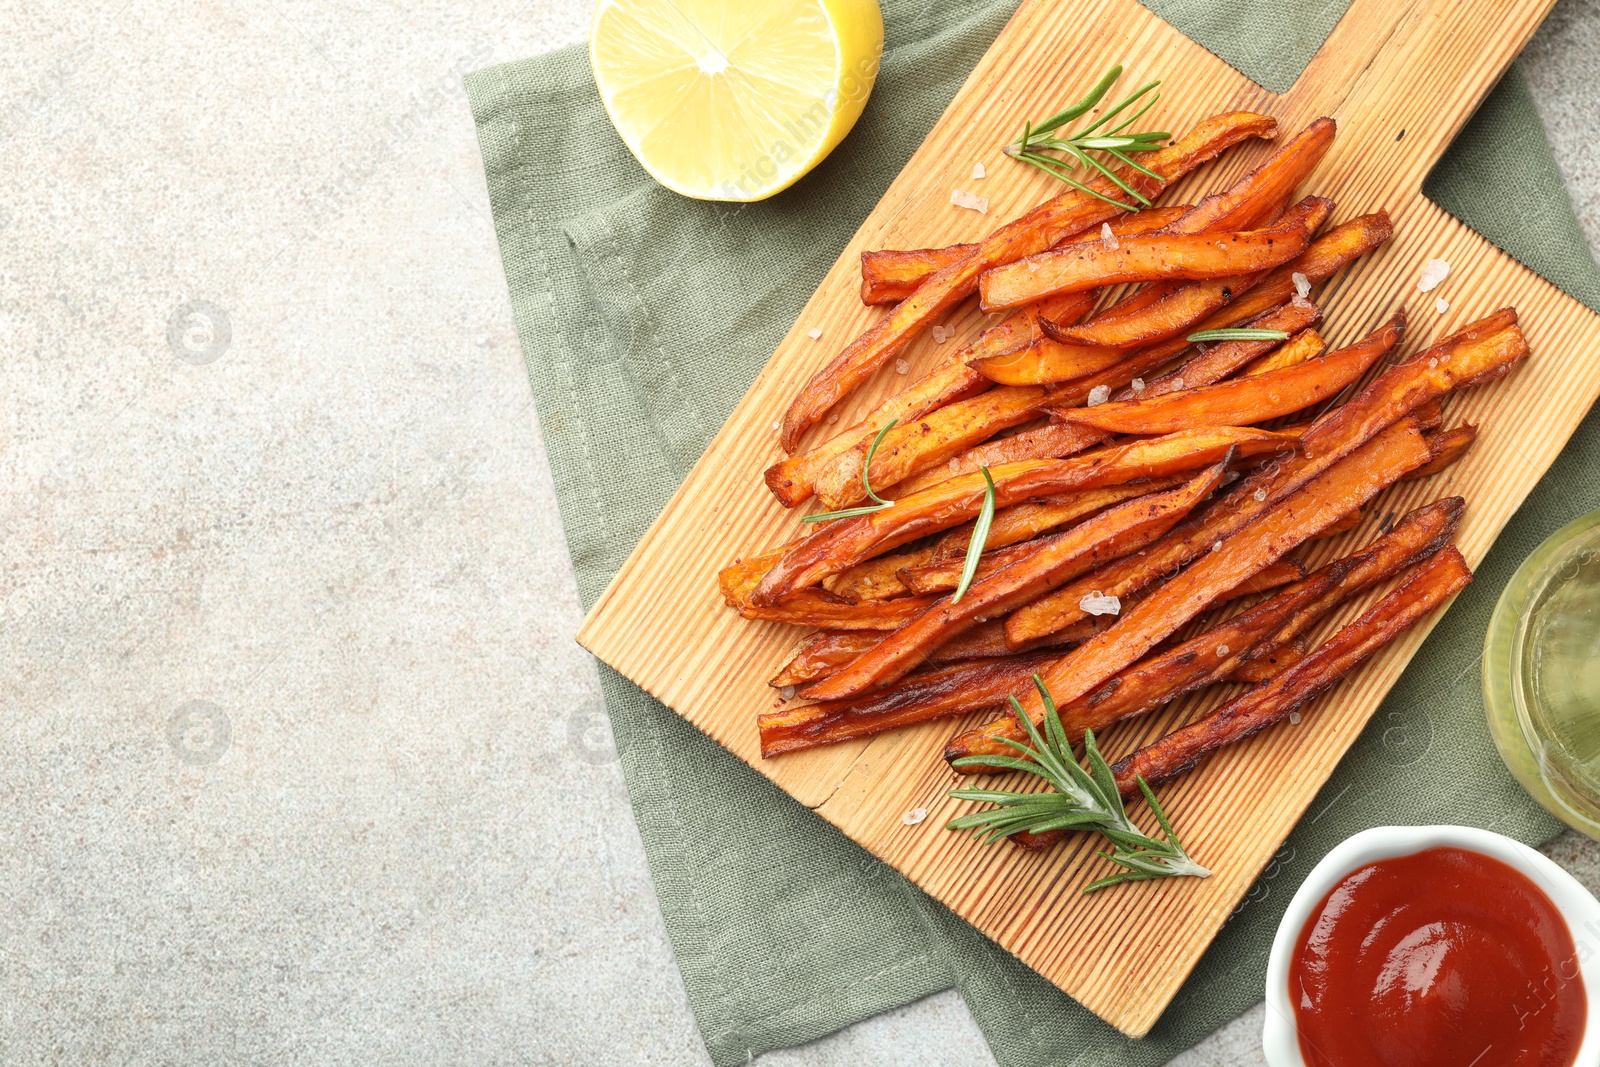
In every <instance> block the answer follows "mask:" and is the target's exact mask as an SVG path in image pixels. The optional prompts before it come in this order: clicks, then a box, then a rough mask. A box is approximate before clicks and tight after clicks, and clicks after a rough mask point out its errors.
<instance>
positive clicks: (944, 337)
mask: <svg viewBox="0 0 1600 1067" xmlns="http://www.w3.org/2000/svg"><path fill="white" fill-rule="evenodd" d="M955 335H956V328H955V327H954V326H935V327H934V328H933V340H934V343H935V344H941V345H942V344H944V343H945V342H946V341H948V340H950V338H952V337H954V336H955Z"/></svg>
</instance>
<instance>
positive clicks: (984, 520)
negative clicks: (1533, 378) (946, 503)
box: [950, 465, 994, 604]
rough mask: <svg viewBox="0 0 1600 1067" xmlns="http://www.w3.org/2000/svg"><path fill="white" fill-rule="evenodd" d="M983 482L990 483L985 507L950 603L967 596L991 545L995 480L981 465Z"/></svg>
mask: <svg viewBox="0 0 1600 1067" xmlns="http://www.w3.org/2000/svg"><path fill="white" fill-rule="evenodd" d="M978 469H979V470H980V471H982V472H983V480H984V481H985V482H987V483H988V485H987V487H986V488H985V489H984V490H983V507H982V508H981V509H980V510H979V511H978V521H977V522H975V523H973V525H972V540H970V541H968V542H967V562H966V564H965V565H964V566H962V568H961V581H960V582H959V583H957V585H956V595H955V596H953V597H951V598H950V603H952V604H959V603H961V598H962V597H964V596H966V595H967V586H969V585H971V584H972V576H973V575H975V574H977V573H978V560H979V559H980V558H981V557H982V556H983V546H984V545H986V544H988V543H989V526H990V524H991V523H993V522H994V478H993V477H991V476H990V474H989V468H988V467H985V466H982V465H980V466H979V467H978Z"/></svg>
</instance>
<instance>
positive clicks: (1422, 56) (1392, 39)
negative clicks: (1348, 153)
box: [1275, 0, 1554, 193]
mask: <svg viewBox="0 0 1600 1067" xmlns="http://www.w3.org/2000/svg"><path fill="white" fill-rule="evenodd" d="M1553 6H1554V0H1471V2H1468V0H1351V4H1350V6H1349V8H1347V9H1346V10H1345V13H1344V16H1343V17H1342V18H1340V20H1339V23H1338V25H1336V26H1335V27H1334V28H1333V32H1332V33H1330V34H1329V35H1328V39H1327V40H1326V41H1325V42H1323V45H1322V48H1321V49H1320V50H1319V51H1318V52H1317V54H1316V56H1315V57H1314V58H1313V59H1312V61H1311V62H1310V63H1309V64H1308V65H1307V66H1306V69H1305V70H1304V71H1302V72H1301V74H1300V77H1299V78H1297V79H1296V80H1295V83H1294V86H1293V87H1292V88H1291V89H1290V90H1289V91H1288V92H1287V93H1285V94H1284V95H1283V97H1282V100H1283V102H1284V103H1285V104H1287V105H1288V111H1289V112H1290V114H1289V115H1285V116H1283V117H1285V118H1286V119H1289V122H1288V123H1286V125H1289V128H1294V126H1293V125H1292V123H1293V122H1294V121H1296V120H1308V119H1310V118H1314V117H1316V116H1317V115H1332V116H1334V117H1335V118H1338V119H1341V120H1345V121H1342V122H1341V124H1340V125H1341V131H1340V132H1341V136H1343V135H1344V134H1345V133H1346V132H1348V131H1350V130H1352V129H1355V128H1365V130H1366V132H1367V133H1368V134H1371V133H1372V132H1374V131H1373V124H1374V122H1375V121H1378V122H1379V123H1380V124H1381V127H1382V130H1383V133H1382V136H1383V138H1384V139H1385V140H1387V142H1388V143H1387V144H1384V143H1382V142H1381V141H1377V140H1375V141H1374V143H1373V148H1374V150H1375V151H1380V152H1381V153H1382V156H1383V160H1384V165H1385V168H1386V169H1387V170H1388V177H1387V180H1386V182H1385V186H1386V188H1387V189H1388V190H1391V191H1407V192H1412V193H1415V192H1419V191H1420V190H1421V188H1422V181H1423V179H1424V178H1426V177H1427V174H1428V171H1430V170H1432V169H1433V165H1434V164H1435V163H1436V162H1438V160H1439V157H1440V156H1441V155H1442V154H1443V153H1444V150H1445V149H1446V148H1448V147H1449V145H1450V142H1451V141H1452V140H1454V139H1455V136H1456V134H1457V133H1459V132H1460V130H1461V127H1462V125H1464V124H1465V122H1466V120H1467V119H1468V118H1469V117H1470V116H1471V114H1472V112H1473V111H1475V110H1476V109H1477V105H1478V104H1479V103H1480V102H1482V100H1483V98H1484V97H1485V96H1487V95H1488V94H1489V90H1491V89H1493V88H1494V86H1495V84H1496V83H1497V82H1499V80H1500V78H1501V76H1502V75H1504V74H1505V71H1506V69H1507V68H1508V67H1509V66H1510V65H1511V61H1512V60H1513V59H1515V58H1516V57H1517V54H1518V53H1519V52H1521V51H1522V49H1523V46H1524V45H1526V44H1527V42H1528V40H1529V38H1531V37H1532V36H1533V34H1534V32H1535V31H1536V30H1537V29H1538V28H1539V24H1540V23H1541V22H1543V21H1544V17H1545V15H1546V14H1548V13H1549V11H1550V8H1551V7H1553ZM1380 89H1381V91H1375V90H1380ZM1374 101H1377V102H1378V106H1376V107H1374V106H1372V104H1373V102H1374ZM1275 110H1280V113H1281V109H1275ZM1352 120H1354V121H1352ZM1397 179H1398V180H1397Z"/></svg>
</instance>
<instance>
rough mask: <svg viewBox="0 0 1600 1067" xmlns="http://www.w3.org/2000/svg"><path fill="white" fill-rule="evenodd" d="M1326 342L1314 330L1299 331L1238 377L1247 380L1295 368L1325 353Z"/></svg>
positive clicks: (1249, 366)
mask: <svg viewBox="0 0 1600 1067" xmlns="http://www.w3.org/2000/svg"><path fill="white" fill-rule="evenodd" d="M1327 348H1328V342H1327V341H1325V340H1323V337H1322V335H1321V334H1320V333H1318V332H1317V331H1316V330H1301V331H1300V332H1299V333H1297V334H1295V335H1294V336H1293V337H1291V338H1289V339H1288V340H1287V341H1285V342H1283V345H1282V346H1281V347H1280V348H1279V349H1278V350H1277V351H1276V352H1269V353H1268V354H1267V355H1264V356H1262V357H1261V358H1260V359H1258V360H1256V361H1255V362H1254V363H1251V364H1249V365H1248V366H1246V367H1245V369H1244V370H1242V371H1240V372H1239V377H1241V378H1249V377H1251V376H1252V375H1256V374H1265V373H1267V372H1268V371H1273V370H1282V369H1284V368H1285V367H1296V366H1299V365H1300V364H1302V363H1304V362H1305V361H1306V360H1308V359H1316V358H1317V357H1318V356H1320V355H1322V353H1323V352H1325V351H1327Z"/></svg>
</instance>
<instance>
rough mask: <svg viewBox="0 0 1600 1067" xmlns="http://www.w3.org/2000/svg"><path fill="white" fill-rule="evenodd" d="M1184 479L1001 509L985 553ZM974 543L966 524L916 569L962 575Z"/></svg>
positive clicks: (941, 541) (1175, 477) (1156, 480)
mask: <svg viewBox="0 0 1600 1067" xmlns="http://www.w3.org/2000/svg"><path fill="white" fill-rule="evenodd" d="M1185 480H1186V476H1185V475H1182V474H1173V475H1169V476H1167V477H1165V478H1151V479H1148V480H1146V481H1140V482H1129V483H1128V484H1126V485H1112V486H1107V487H1106V488H1104V489H1086V490H1083V491H1081V492H1077V493H1066V494H1063V495H1061V496H1056V497H1046V498H1045V499H1043V500H1029V501H1026V502H1024V503H1021V504H1013V505H1011V506H1010V507H1009V508H1001V509H1000V510H999V511H996V512H995V513H994V520H993V521H992V522H991V523H990V524H989V537H988V539H987V540H986V541H985V542H984V546H983V547H984V551H985V552H990V551H993V550H994V549H997V548H1005V547H1006V546H1007V545H1014V544H1018V543H1020V542H1022V541H1026V540H1028V539H1029V538H1032V537H1037V536H1038V535H1039V534H1042V533H1046V532H1048V531H1050V530H1053V529H1055V528H1056V527H1058V526H1064V525H1066V524H1067V523H1069V522H1072V521H1074V520H1076V519H1081V518H1083V517H1084V516H1085V515H1092V514H1094V513H1095V512H1096V511H1099V510H1100V509H1101V508H1108V507H1110V506H1111V505H1113V504H1120V503H1122V502H1123V501H1124V500H1132V499H1133V498H1134V497H1136V496H1144V495H1145V494H1146V493H1157V492H1160V491H1161V490H1163V489H1171V488H1173V487H1175V486H1178V485H1181V484H1182V483H1183V482H1184V481H1185ZM971 541H972V525H971V524H970V523H967V524H964V525H962V526H958V527H956V528H955V529H953V530H951V531H950V532H948V533H946V534H945V535H944V536H943V537H941V538H939V541H938V544H937V545H935V546H934V549H933V555H932V557H931V558H930V559H929V560H927V561H926V563H925V564H916V565H915V566H916V567H917V568H923V567H933V566H938V565H942V564H946V563H954V564H955V566H956V573H957V574H959V573H960V571H961V566H962V564H963V563H964V562H965V560H966V556H967V546H968V545H969V544H970V543H971ZM945 588H949V589H954V588H955V584H954V583H952V584H951V585H949V586H947V587H945Z"/></svg>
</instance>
